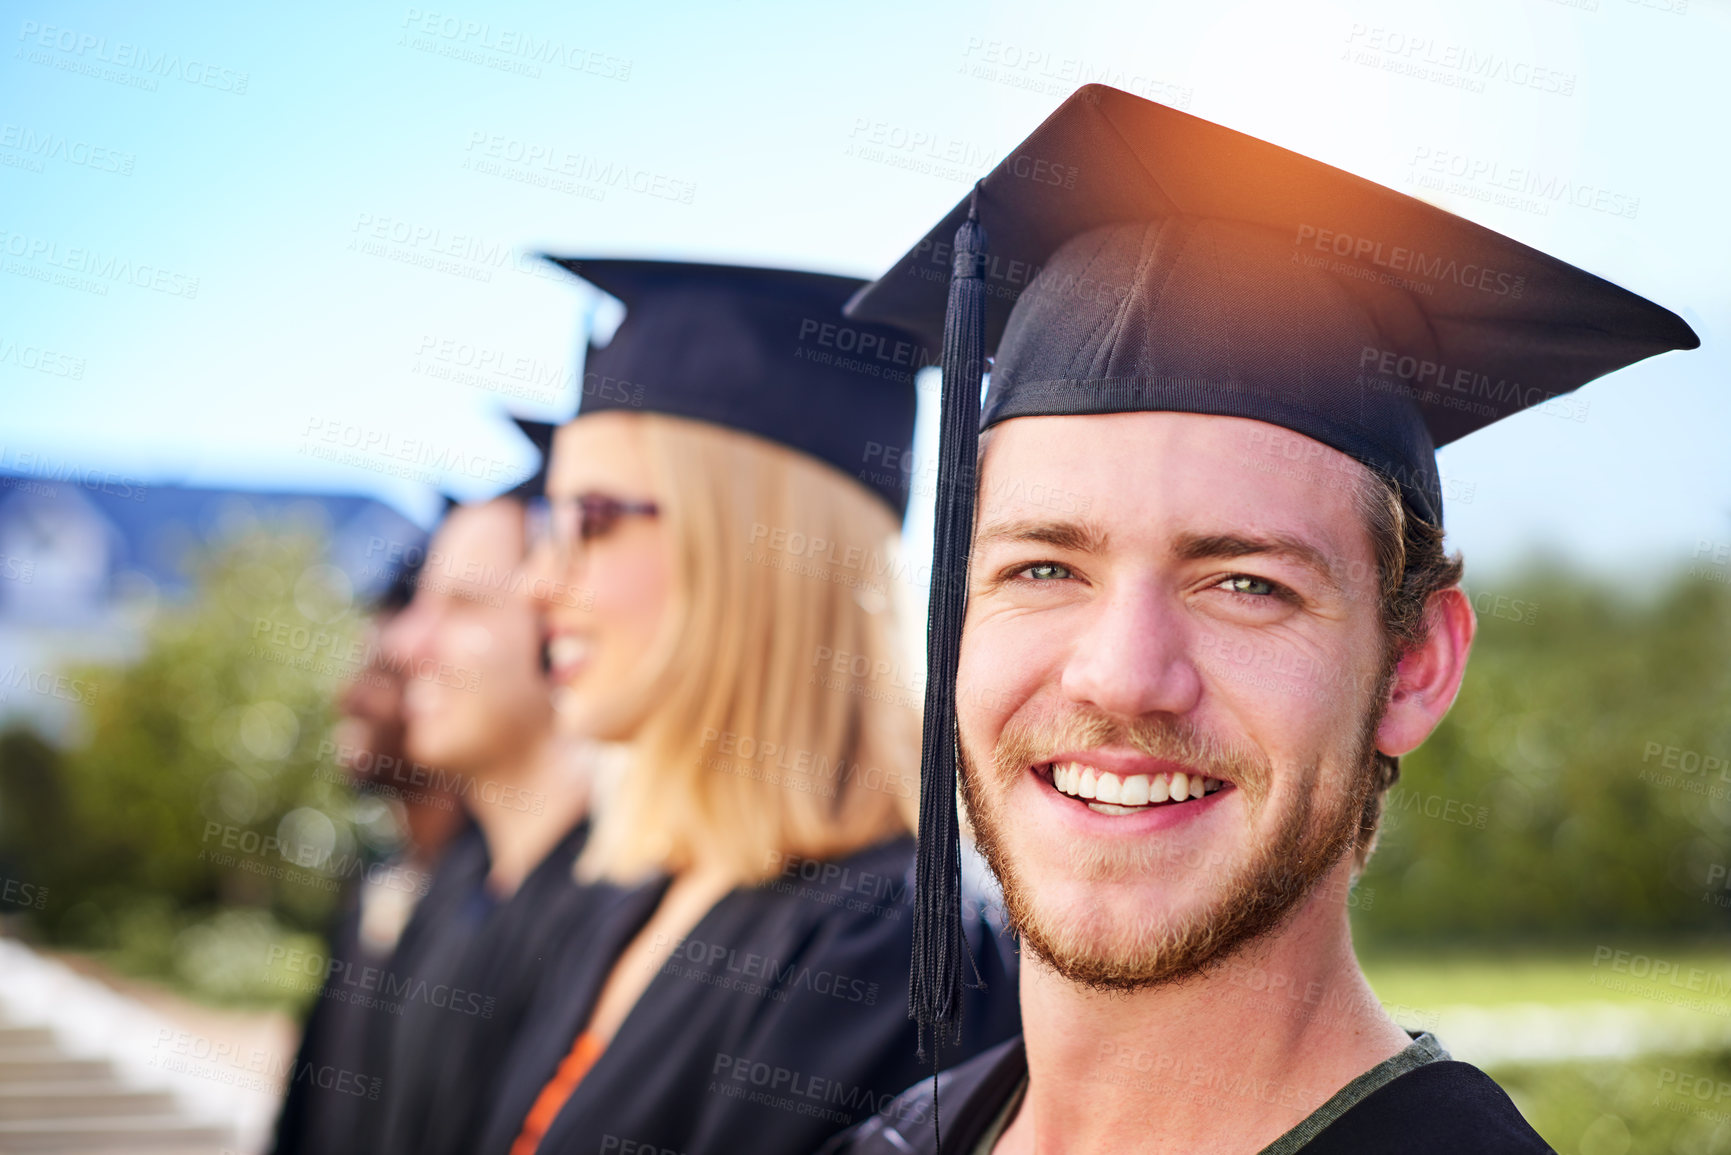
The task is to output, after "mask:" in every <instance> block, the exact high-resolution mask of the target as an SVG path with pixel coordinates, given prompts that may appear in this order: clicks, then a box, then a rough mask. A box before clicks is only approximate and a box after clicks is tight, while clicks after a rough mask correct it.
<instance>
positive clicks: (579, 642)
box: [547, 634, 589, 669]
mask: <svg viewBox="0 0 1731 1155" xmlns="http://www.w3.org/2000/svg"><path fill="white" fill-rule="evenodd" d="M588 656H589V643H588V642H586V641H584V640H583V639H582V638H578V637H573V636H572V635H570V634H560V635H558V636H557V637H554V638H550V639H549V640H548V642H547V660H548V662H550V663H551V664H552V666H553V667H554V669H558V668H560V667H562V666H574V665H576V664H577V663H578V662H581V661H582V660H583V659H584V658H586V657H588Z"/></svg>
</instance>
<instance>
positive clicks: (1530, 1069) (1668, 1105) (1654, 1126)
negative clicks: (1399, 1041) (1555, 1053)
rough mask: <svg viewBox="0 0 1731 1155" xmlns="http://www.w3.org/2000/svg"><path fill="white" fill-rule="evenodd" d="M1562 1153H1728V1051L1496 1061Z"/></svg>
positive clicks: (1530, 1117) (1497, 1073) (1525, 1109)
mask: <svg viewBox="0 0 1731 1155" xmlns="http://www.w3.org/2000/svg"><path fill="white" fill-rule="evenodd" d="M1490 1073H1491V1075H1492V1077H1494V1078H1495V1079H1496V1080H1497V1082H1498V1083H1500V1084H1501V1085H1502V1087H1503V1089H1504V1090H1505V1091H1507V1092H1508V1093H1509V1097H1510V1098H1511V1099H1513V1100H1514V1101H1515V1105H1516V1106H1517V1107H1519V1108H1520V1110H1521V1114H1523V1115H1525V1116H1526V1118H1527V1122H1529V1123H1531V1124H1532V1125H1533V1129H1534V1130H1536V1131H1537V1132H1538V1133H1539V1134H1540V1135H1543V1136H1544V1137H1545V1140H1546V1141H1547V1142H1549V1143H1550V1144H1551V1146H1553V1147H1555V1148H1556V1149H1557V1150H1558V1151H1559V1152H1561V1153H1562V1155H1575V1153H1577V1152H1578V1153H1579V1155H1633V1153H1639V1155H1731V1055H1676V1056H1670V1055H1667V1056H1651V1057H1647V1058H1640V1059H1616V1060H1606V1061H1603V1062H1569V1063H1545V1064H1543V1065H1533V1066H1507V1067H1497V1068H1495V1069H1493V1070H1492V1071H1491V1072H1490Z"/></svg>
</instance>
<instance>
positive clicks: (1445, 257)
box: [847, 85, 1699, 1027]
mask: <svg viewBox="0 0 1731 1155" xmlns="http://www.w3.org/2000/svg"><path fill="white" fill-rule="evenodd" d="M988 237H989V244H988ZM847 312H848V315H849V316H851V317H855V318H859V319H862V320H871V321H876V322H880V323H885V324H894V325H896V326H898V327H901V328H904V329H907V330H908V331H910V332H912V333H915V334H917V335H918V336H919V337H920V338H922V339H923V340H925V341H926V342H928V343H933V342H936V341H938V340H939V337H940V334H941V337H942V357H941V359H942V364H943V366H944V374H943V382H944V383H943V405H942V410H943V415H942V419H941V433H940V445H939V485H938V493H939V503H938V510H937V516H936V524H935V533H934V539H935V540H934V548H935V553H936V556H935V559H934V565H933V567H932V574H933V580H932V592H931V618H930V625H929V632H928V642H927V644H928V661H929V672H928V679H927V683H926V685H927V696H926V713H925V735H924V740H925V741H924V747H925V748H924V753H923V757H922V765H921V807H920V865H919V868H918V869H919V876H918V886H919V890H920V901H919V906H918V908H917V911H916V929H915V952H916V953H915V964H914V965H915V973H914V989H913V994H912V1005H911V1008H910V1010H911V1013H913V1014H914V1015H915V1017H917V1018H920V1019H921V1020H922V1022H927V1023H931V1024H934V1025H937V1026H940V1027H942V1026H949V1025H953V1010H954V1008H955V1007H956V1006H957V1005H959V1004H958V1003H957V1001H956V1000H957V998H958V995H959V989H960V986H959V984H960V965H961V963H960V947H959V944H958V942H957V939H956V935H955V932H954V929H953V928H954V927H955V926H956V925H957V921H956V920H957V914H956V911H955V904H956V893H957V890H956V887H957V885H958V884H957V878H958V862H959V858H958V855H959V844H958V838H957V834H956V817H955V769H956V768H955V740H956V739H955V719H954V713H953V710H954V690H955V670H956V654H957V651H958V649H959V646H960V638H961V625H962V619H963V614H964V612H965V610H966V596H967V595H966V585H965V574H966V569H967V557H968V550H969V546H970V543H971V537H972V532H973V504H974V469H975V465H976V452H977V444H978V435H979V432H980V431H981V429H982V428H984V427H988V426H990V425H992V424H994V423H996V422H999V421H1004V420H1008V419H1010V418H1013V417H1021V416H1033V415H1066V414H1086V413H1117V412H1130V411H1142V410H1165V411H1177V412H1189V413H1207V414H1217V415H1224V416H1235V417H1248V418H1253V419H1256V420H1260V421H1266V422H1269V423H1272V424H1274V425H1278V426H1282V427H1284V428H1287V429H1291V430H1294V431H1295V432H1298V433H1301V434H1303V435H1305V436H1308V437H1311V438H1313V439H1315V440H1317V441H1320V442H1322V443H1323V444H1325V445H1329V446H1332V447H1333V448H1335V449H1338V450H1340V451H1342V452H1343V453H1346V454H1348V455H1349V456H1351V457H1354V458H1356V459H1358V460H1359V461H1361V462H1363V463H1365V464H1366V465H1368V466H1370V467H1371V468H1372V469H1374V470H1376V471H1378V472H1379V473H1381V474H1383V475H1384V476H1386V477H1388V478H1390V479H1391V480H1393V481H1394V482H1395V483H1396V484H1397V485H1398V486H1399V488H1400V492H1401V495H1402V497H1403V499H1404V501H1405V503H1406V505H1407V507H1408V509H1409V510H1410V511H1411V512H1412V514H1414V515H1415V516H1417V517H1420V518H1423V519H1425V520H1427V521H1429V522H1432V523H1433V524H1437V525H1439V526H1440V525H1441V523H1442V499H1441V492H1440V488H1439V486H1438V483H1437V476H1436V454H1435V450H1436V447H1437V446H1440V445H1444V444H1447V443H1448V442H1450V441H1453V440H1455V439H1457V438H1459V437H1462V436H1464V435H1466V434H1468V433H1471V432H1472V431H1473V430H1475V429H1478V428H1480V427H1482V426H1484V425H1488V424H1490V423H1491V422H1493V421H1496V420H1498V419H1500V418H1502V417H1506V416H1508V415H1510V414H1512V413H1516V412H1518V411H1520V410H1521V409H1524V408H1527V407H1528V406H1531V405H1535V404H1538V403H1540V402H1542V401H1545V400H1547V399H1549V398H1551V397H1554V396H1556V395H1557V394H1560V393H1565V392H1568V391H1570V390H1573V389H1576V388H1578V387H1579V386H1581V385H1583V384H1585V383H1586V382H1588V381H1590V380H1592V379H1593V378H1595V377H1598V376H1600V375H1602V374H1605V373H1609V372H1611V371H1612V370H1615V369H1619V368H1621V367H1623V366H1625V365H1628V364H1630V363H1632V362H1634V361H1638V360H1640V359H1641V358H1643V357H1648V356H1651V355H1653V354H1655V353H1660V352H1664V351H1666V350H1669V349H1692V348H1694V347H1695V346H1696V345H1698V344H1699V341H1698V340H1697V338H1696V336H1695V334H1694V333H1693V332H1692V331H1691V330H1690V328H1689V326H1688V325H1686V324H1684V322H1683V321H1682V320H1681V319H1680V318H1679V317H1677V316H1676V315H1675V314H1673V313H1671V312H1669V311H1668V310H1666V309H1663V308H1661V307H1659V306H1658V305H1655V304H1653V303H1652V302H1651V301H1647V300H1645V299H1643V298H1641V297H1639V296H1636V295H1635V294H1633V293H1630V292H1628V291H1627V290H1624V289H1621V288H1619V287H1617V286H1616V285H1613V284H1611V283H1610V282H1608V281H1605V280H1602V279H1600V278H1599V277H1596V276H1593V275H1592V274H1591V273H1587V272H1584V271H1582V270H1580V269H1577V268H1574V267H1573V266H1570V265H1568V264H1565V263H1564V262H1562V261H1559V260H1557V259H1555V258H1554V257H1550V256H1547V255H1546V254H1544V253H1541V252H1538V251H1537V250H1534V249H1531V248H1529V247H1527V246H1526V245H1523V244H1521V243H1519V242H1518V241H1514V240H1510V239H1509V238H1507V237H1504V236H1501V235H1499V234H1497V233H1494V232H1492V231H1490V230H1489V229H1486V228H1483V227H1481V226H1479V225H1475V224H1473V223H1472V222H1470V221H1467V220H1463V219H1461V218H1460V217H1457V216H1454V215H1453V214H1451V213H1448V212H1445V211H1443V210H1441V209H1438V208H1436V207H1434V206H1432V205H1428V204H1425V203H1424V202H1422V201H1418V200H1415V199H1413V198H1412V197H1408V196H1403V195H1401V194H1400V193H1396V192H1392V191H1390V190H1389V189H1386V188H1383V187H1382V186H1380V185H1376V184H1373V183H1371V182H1370V181H1367V180H1363V179H1361V178H1359V177H1356V176H1353V175H1352V174H1350V173H1346V172H1342V171H1341V170H1339V169H1337V168H1333V167H1332V166H1329V165H1326V164H1322V163H1321V162H1319V161H1315V160H1311V159H1309V158H1307V157H1303V156H1299V155H1298V154H1297V153H1293V152H1289V151H1287V150H1286V149H1283V148H1279V147H1276V146H1275V145H1272V144H1268V143H1266V142H1264V141H1260V140H1257V139H1255V138H1253V137H1249V136H1245V135H1243V134H1242V133H1237V132H1233V131H1231V130H1229V129H1225V128H1221V127H1220V126H1219V125H1215V124H1210V123H1209V122H1207V121H1205V120H1200V119H1198V118H1196V117H1193V116H1188V115H1186V114H1184V113H1182V112H1177V111H1174V110H1173V109H1170V108H1166V107H1163V106H1161V105H1159V104H1155V103H1153V102H1151V101H1147V100H1143V99H1141V98H1139V97H1135V96H1131V95H1129V94H1127V93H1123V92H1119V91H1117V90H1116V89H1112V88H1107V87H1104V86H1101V85H1088V86H1086V87H1084V88H1082V89H1080V90H1078V91H1077V92H1076V93H1075V94H1074V95H1072V96H1071V97H1070V98H1069V99H1068V100H1067V101H1065V102H1064V104H1063V105H1062V106H1060V107H1059V109H1058V110H1057V111H1056V112H1054V113H1053V114H1052V115H1051V116H1050V117H1049V118H1048V119H1047V120H1046V122H1045V123H1044V124H1042V125H1041V126H1040V127H1039V128H1038V129H1036V130H1035V131H1034V133H1033V134H1032V135H1031V136H1029V137H1028V139H1027V140H1026V141H1024V142H1023V143H1022V144H1021V145H1020V146H1019V147H1018V148H1017V149H1016V150H1015V151H1014V152H1013V153H1011V154H1010V156H1009V157H1007V158H1006V159H1005V160H1004V161H1003V162H1002V163H1000V164H999V165H998V166H997V167H996V168H995V169H993V170H992V171H991V173H989V174H988V175H987V176H986V177H985V178H984V179H983V180H981V181H980V182H979V183H978V184H977V185H976V186H975V188H974V191H973V194H972V195H971V196H970V197H969V198H968V199H967V200H964V201H963V202H962V203H960V204H958V205H957V206H956V207H955V208H954V209H952V210H951V211H950V213H949V214H948V215H947V216H946V217H945V218H944V220H943V221H942V222H941V223H940V224H939V225H938V226H937V227H936V228H934V229H933V230H932V231H931V232H930V233H928V234H927V235H926V237H925V239H924V240H922V241H921V242H920V243H919V244H918V245H916V246H915V247H914V248H913V249H912V250H911V251H910V252H909V253H908V254H907V255H906V256H904V257H903V258H902V259H901V260H900V261H899V262H897V263H896V265H895V266H894V267H893V268H891V269H890V271H889V272H888V273H886V274H885V275H884V276H883V277H881V278H879V279H878V280H877V281H875V282H873V283H872V284H871V285H870V286H868V287H867V288H866V289H864V290H863V291H861V292H860V293H859V294H857V295H856V296H855V298H854V299H853V301H851V302H850V303H849V306H848V310H847ZM994 349H995V350H996V353H997V356H996V359H995V361H994V364H993V368H992V376H991V380H990V386H989V390H988V393H987V396H986V400H985V403H984V413H983V422H982V412H981V409H980V389H979V385H980V381H981V374H982V370H983V360H984V355H985V353H986V352H988V351H990V350H994Z"/></svg>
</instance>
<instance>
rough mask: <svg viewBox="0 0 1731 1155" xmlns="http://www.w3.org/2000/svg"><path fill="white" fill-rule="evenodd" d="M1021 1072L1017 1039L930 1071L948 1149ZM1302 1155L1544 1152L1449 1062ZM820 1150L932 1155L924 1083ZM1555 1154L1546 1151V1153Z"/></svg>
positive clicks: (1358, 1112)
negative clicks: (934, 1077) (940, 1070)
mask: <svg viewBox="0 0 1731 1155" xmlns="http://www.w3.org/2000/svg"><path fill="white" fill-rule="evenodd" d="M1027 1073H1028V1056H1027V1052H1026V1051H1025V1050H1024V1049H1023V1047H1022V1040H1021V1038H1020V1037H1017V1038H1014V1039H1011V1040H1010V1041H1009V1042H1007V1043H1004V1044H1002V1045H1000V1046H997V1047H994V1048H993V1049H992V1050H990V1051H987V1052H985V1053H984V1054H982V1055H980V1056H978V1057H977V1058H975V1059H973V1060H971V1061H969V1062H966V1063H963V1064H961V1065H960V1066H957V1067H955V1068H953V1069H951V1070H948V1071H945V1072H944V1073H943V1074H942V1075H940V1076H938V1080H937V1084H938V1092H937V1108H938V1111H939V1112H940V1115H939V1119H938V1121H939V1123H941V1124H942V1131H943V1140H944V1148H943V1149H944V1152H945V1153H946V1155H973V1152H974V1148H975V1147H976V1146H978V1145H979V1143H980V1140H981V1139H983V1138H984V1137H985V1134H986V1131H987V1129H988V1128H990V1127H991V1125H992V1123H993V1122H994V1121H995V1120H996V1119H997V1117H998V1114H999V1112H1001V1111H1002V1110H1003V1109H1004V1106H1005V1104H1007V1103H1008V1102H1009V1101H1010V1097H1011V1096H1012V1095H1014V1094H1015V1093H1016V1088H1017V1087H1018V1086H1020V1085H1021V1082H1022V1079H1023V1078H1024V1077H1026V1076H1027ZM1303 1150H1304V1155H1462V1153H1464V1152H1471V1153H1472V1155H1542V1153H1545V1152H1550V1151H1551V1148H1550V1147H1549V1145H1547V1144H1546V1143H1545V1141H1544V1140H1543V1139H1541V1138H1539V1134H1538V1132H1536V1131H1534V1130H1533V1129H1532V1127H1531V1126H1529V1125H1528V1123H1527V1121H1526V1120H1525V1119H1523V1118H1522V1117H1521V1113H1520V1111H1518V1110H1517V1109H1516V1108H1515V1105H1514V1103H1512V1102H1510V1101H1509V1097H1508V1095H1506V1094H1504V1093H1503V1089H1502V1088H1501V1087H1499V1086H1497V1085H1496V1083H1494V1082H1492V1081H1491V1077H1490V1076H1489V1075H1487V1074H1485V1073H1484V1072H1483V1071H1481V1070H1479V1069H1478V1068H1477V1067H1474V1066H1472V1065H1471V1064H1470V1063H1459V1062H1454V1061H1453V1060H1443V1061H1439V1062H1433V1063H1426V1064H1424V1065H1423V1066H1420V1067H1415V1068H1413V1069H1412V1070H1410V1071H1408V1072H1406V1073H1405V1074H1404V1075H1399V1076H1397V1077H1395V1078H1394V1079H1392V1080H1390V1081H1389V1082H1387V1083H1385V1084H1383V1085H1382V1086H1381V1087H1379V1088H1377V1089H1376V1090H1375V1091H1372V1092H1371V1093H1370V1094H1368V1095H1366V1096H1365V1097H1364V1098H1363V1099H1360V1100H1359V1101H1358V1102H1357V1103H1355V1104H1354V1105H1353V1106H1351V1107H1349V1108H1347V1110H1346V1112H1345V1113H1344V1114H1342V1115H1341V1116H1340V1117H1339V1118H1337V1119H1336V1120H1335V1121H1334V1122H1333V1123H1330V1124H1329V1125H1328V1126H1327V1127H1326V1128H1324V1129H1323V1130H1322V1131H1321V1132H1320V1133H1319V1134H1318V1135H1317V1136H1316V1137H1315V1138H1314V1139H1312V1140H1311V1141H1310V1142H1309V1143H1307V1144H1305V1146H1304V1148H1303ZM822 1155H938V1147H937V1141H936V1137H935V1136H934V1134H933V1129H932V1081H931V1080H930V1079H927V1080H925V1081H923V1082H921V1083H919V1084H917V1085H915V1086H913V1087H910V1088H909V1089H908V1090H907V1091H906V1092H905V1093H904V1094H902V1095H900V1096H898V1097H897V1098H896V1099H895V1101H894V1102H893V1103H891V1104H890V1106H889V1108H888V1109H887V1110H885V1111H883V1112H881V1113H880V1114H878V1115H877V1116H875V1117H874V1118H871V1119H868V1120H867V1121H866V1122H864V1123H862V1124H860V1125H859V1126H858V1127H856V1128H854V1129H853V1130H852V1131H849V1132H847V1133H846V1134H844V1135H838V1136H836V1138H835V1139H834V1140H832V1141H831V1142H830V1143H829V1144H828V1145H826V1146H825V1147H824V1148H823V1150H822ZM1553 1155H1554V1153H1553Z"/></svg>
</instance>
